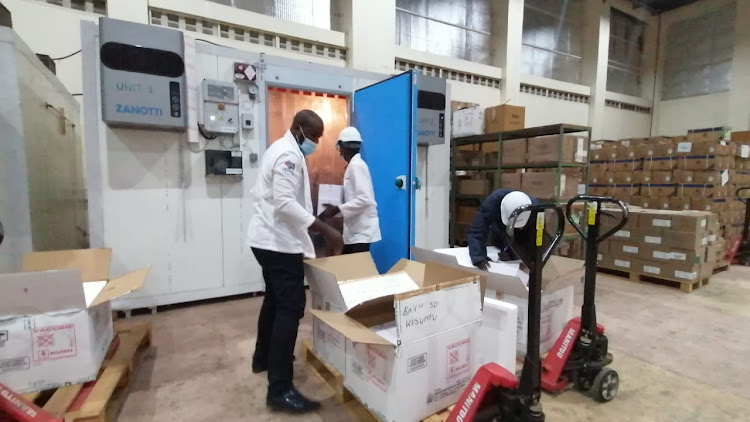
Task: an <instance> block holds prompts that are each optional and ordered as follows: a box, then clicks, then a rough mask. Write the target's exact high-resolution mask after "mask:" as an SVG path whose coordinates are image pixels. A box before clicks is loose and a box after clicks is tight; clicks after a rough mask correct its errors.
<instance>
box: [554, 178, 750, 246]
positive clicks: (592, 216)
mask: <svg viewBox="0 0 750 422" xmlns="http://www.w3.org/2000/svg"><path fill="white" fill-rule="evenodd" d="M749 189H750V188H749ZM576 202H584V203H587V204H589V206H588V207H589V208H588V213H587V216H586V219H587V222H588V225H589V226H594V225H596V226H597V227H598V226H599V224H598V221H597V220H598V219H599V214H605V212H604V211H602V212H601V213H600V212H599V211H600V210H601V209H602V204H615V205H617V206H618V207H620V210H621V211H622V220H620V222H619V223H618V224H617V225H616V226H615V227H614V228H613V229H612V230H610V231H608V232H606V233H604V234H603V235H599V233H598V230H597V233H596V240H595V241H596V243H601V242H602V241H604V240H606V239H607V238H608V237H610V236H612V235H613V234H615V233H617V232H618V231H619V230H620V229H621V228H623V227H625V224H627V222H628V206H627V205H625V203H623V202H622V201H620V200H618V199H615V198H611V197H608V196H592V195H579V196H576V197H575V198H571V199H570V201H568V205H567V206H566V208H565V211H566V214H567V217H568V221H569V222H570V224H571V225H572V226H573V227H574V228H575V229H576V231H577V232H578V233H579V234H580V235H581V237H583V239H584V240H586V241H588V240H589V238H588V235H589V234H591V232H590V231H587V232H584V231H583V229H582V228H581V225H580V224H579V223H576V222H575V220H574V219H573V205H574V204H575V203H576ZM591 204H595V205H594V206H593V207H592V205H591ZM605 215H608V216H612V215H611V214H605Z"/></svg>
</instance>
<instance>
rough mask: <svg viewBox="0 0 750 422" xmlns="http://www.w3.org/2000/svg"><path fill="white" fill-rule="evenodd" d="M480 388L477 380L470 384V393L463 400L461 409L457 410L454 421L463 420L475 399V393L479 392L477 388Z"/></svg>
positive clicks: (461, 421)
mask: <svg viewBox="0 0 750 422" xmlns="http://www.w3.org/2000/svg"><path fill="white" fill-rule="evenodd" d="M481 389H482V386H481V385H479V383H478V382H475V383H474V385H472V386H471V393H470V394H469V397H467V398H466V400H464V404H462V405H461V411H459V412H458V417H456V422H464V418H465V417H466V414H467V413H469V408H470V407H471V405H472V404H474V401H475V400H476V399H477V394H479V390H481Z"/></svg>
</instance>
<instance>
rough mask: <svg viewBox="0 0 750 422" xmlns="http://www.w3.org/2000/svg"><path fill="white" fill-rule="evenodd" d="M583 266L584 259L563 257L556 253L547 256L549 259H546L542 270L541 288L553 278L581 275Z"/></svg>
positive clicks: (552, 280)
mask: <svg viewBox="0 0 750 422" xmlns="http://www.w3.org/2000/svg"><path fill="white" fill-rule="evenodd" d="M583 266H584V261H581V260H580V259H572V258H565V257H562V256H557V255H553V256H551V257H549V261H547V264H546V265H545V266H544V271H542V289H546V288H547V286H548V285H550V284H551V283H553V282H554V281H555V280H559V279H563V278H565V279H568V278H570V276H576V275H582V274H583Z"/></svg>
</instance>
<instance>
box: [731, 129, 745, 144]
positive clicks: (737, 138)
mask: <svg viewBox="0 0 750 422" xmlns="http://www.w3.org/2000/svg"><path fill="white" fill-rule="evenodd" d="M731 137H732V142H738V143H740V144H747V143H750V130H744V131H733V132H732V136H731Z"/></svg>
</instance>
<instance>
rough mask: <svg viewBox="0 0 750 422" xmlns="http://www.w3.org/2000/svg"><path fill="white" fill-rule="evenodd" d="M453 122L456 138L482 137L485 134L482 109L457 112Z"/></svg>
mask: <svg viewBox="0 0 750 422" xmlns="http://www.w3.org/2000/svg"><path fill="white" fill-rule="evenodd" d="M451 122H452V126H451V127H452V131H453V136H454V137H460V136H471V135H481V134H482V133H484V110H483V109H482V108H481V107H469V108H465V109H463V110H457V111H455V112H454V113H453V117H452V121H451Z"/></svg>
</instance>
